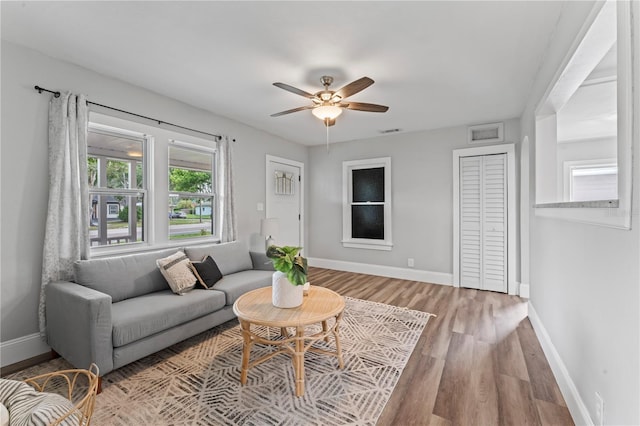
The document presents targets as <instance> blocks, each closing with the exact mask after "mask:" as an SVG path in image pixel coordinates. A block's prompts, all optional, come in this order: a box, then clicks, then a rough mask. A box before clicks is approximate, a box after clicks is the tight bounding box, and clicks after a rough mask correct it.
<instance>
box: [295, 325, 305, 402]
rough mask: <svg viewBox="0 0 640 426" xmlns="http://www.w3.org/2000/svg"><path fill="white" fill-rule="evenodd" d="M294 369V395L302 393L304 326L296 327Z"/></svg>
mask: <svg viewBox="0 0 640 426" xmlns="http://www.w3.org/2000/svg"><path fill="white" fill-rule="evenodd" d="M293 367H294V369H295V371H296V396H302V395H304V327H296V352H295V354H294V356H293Z"/></svg>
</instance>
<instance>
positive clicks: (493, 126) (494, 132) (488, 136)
mask: <svg viewBox="0 0 640 426" xmlns="http://www.w3.org/2000/svg"><path fill="white" fill-rule="evenodd" d="M503 141H504V123H489V124H478V125H477V126H469V143H490V142H491V143H493V142H503Z"/></svg>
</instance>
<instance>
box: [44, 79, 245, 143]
mask: <svg viewBox="0 0 640 426" xmlns="http://www.w3.org/2000/svg"><path fill="white" fill-rule="evenodd" d="M33 88H34V89H36V90H37V91H38V93H42V92H49V93H52V94H53V96H54V97H55V98H59V97H60V92H54V91H53V90H49V89H45V88H44V87H40V86H33ZM87 104H90V105H95V106H99V107H102V108H107V109H110V110H112V111H118V112H123V113H125V114H129V115H133V116H135V117H140V118H144V119H146V120H151V121H155V122H156V123H158V125H160V124H166V125H167V126H172V127H177V128H179V129H183V130H189V131H191V132H196V133H200V134H203V135H207V136H213V137H214V138H216V140H220V139H222V136H220V135H215V134H213V133H208V132H203V131H202V130H196V129H192V128H190V127H185V126H180V125H179V124H173V123H169V122H167V121H162V120H158V119H157V118H152V117H147V116H146V115H141V114H136V113H135V112H129V111H125V110H123V109H119V108H114V107H110V106H108V105H102V104H99V103H96V102H91V101H87ZM234 142H235V139H234Z"/></svg>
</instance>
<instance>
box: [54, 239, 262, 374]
mask: <svg viewBox="0 0 640 426" xmlns="http://www.w3.org/2000/svg"><path fill="white" fill-rule="evenodd" d="M177 250H179V249H178V248H172V249H165V250H158V251H153V252H145V253H139V254H132V255H126V256H118V257H110V258H101V259H91V260H81V261H78V262H76V264H75V282H68V281H58V282H52V283H50V284H49V285H48V286H47V287H46V301H47V302H46V316H47V341H48V344H49V346H51V348H52V349H53V350H54V351H55V352H57V353H58V354H60V355H61V356H62V357H63V358H65V359H66V360H67V361H69V362H70V363H71V364H73V365H74V366H75V367H77V368H87V367H88V366H89V365H90V364H91V363H92V362H93V363H96V364H97V365H98V367H99V368H100V374H101V375H104V374H106V373H108V372H110V371H112V370H114V369H116V368H120V367H122V366H123V365H126V364H129V363H130V362H133V361H136V360H138V359H140V358H143V357H145V356H147V355H150V354H152V353H154V352H157V351H159V350H161V349H163V348H166V347H168V346H171V345H173V344H174V343H177V342H180V341H181V340H184V339H187V338H189V337H191V336H194V335H196V334H198V333H201V332H203V331H205V330H208V329H210V328H212V327H214V326H216V325H219V324H222V323H224V322H226V321H229V320H230V319H233V318H235V315H234V313H233V309H232V307H233V303H234V302H235V301H236V299H237V298H238V297H239V296H240V295H242V294H244V293H246V292H247V291H250V290H253V289H256V288H259V287H264V286H267V285H270V284H271V275H272V274H273V267H272V265H271V262H270V261H269V259H268V258H267V257H266V256H265V254H264V253H253V252H249V250H248V249H247V248H246V247H245V246H244V245H243V244H242V243H239V242H233V243H225V244H211V245H202V246H190V247H185V248H182V250H183V251H184V252H185V254H186V255H187V256H188V257H189V258H190V259H191V260H195V261H200V260H202V258H203V257H204V256H205V255H210V256H211V257H212V258H213V259H214V260H215V261H216V263H217V265H218V267H219V269H220V272H221V273H222V275H223V278H222V279H221V280H220V281H218V282H217V283H216V284H215V286H214V288H213V289H209V290H205V289H200V288H198V287H196V288H195V289H193V290H191V291H190V292H188V293H186V294H184V295H181V296H180V295H176V294H174V293H173V292H172V291H171V289H170V288H169V285H168V284H167V281H166V280H165V279H164V277H163V276H162V274H161V273H160V271H159V269H158V267H157V266H156V259H160V258H164V257H167V256H169V255H171V254H173V253H175V252H176V251H177Z"/></svg>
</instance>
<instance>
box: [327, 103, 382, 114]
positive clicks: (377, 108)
mask: <svg viewBox="0 0 640 426" xmlns="http://www.w3.org/2000/svg"><path fill="white" fill-rule="evenodd" d="M339 106H341V107H343V108H347V109H352V110H354V111H367V112H387V110H388V109H389V107H388V106H385V105H377V104H366V103H363V102H349V103H345V104H340V105H339Z"/></svg>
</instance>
